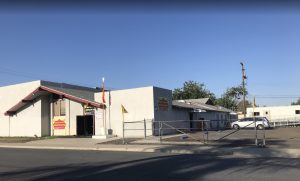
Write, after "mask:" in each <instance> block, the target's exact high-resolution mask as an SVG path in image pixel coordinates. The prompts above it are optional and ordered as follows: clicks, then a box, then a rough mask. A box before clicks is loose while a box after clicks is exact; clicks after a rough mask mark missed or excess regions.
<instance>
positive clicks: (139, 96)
mask: <svg viewBox="0 0 300 181" xmlns="http://www.w3.org/2000/svg"><path fill="white" fill-rule="evenodd" d="M153 94H154V93H153V87H142V88H135V89H126V90H116V91H111V107H110V111H109V107H107V109H106V110H105V115H106V125H107V128H111V129H112V130H113V134H114V135H117V136H120V137H122V134H123V128H122V119H123V118H122V112H121V104H122V105H123V106H124V107H125V109H126V110H127V111H128V113H126V114H124V120H125V122H133V121H142V120H144V119H149V120H151V119H154V103H153ZM105 98H106V105H107V106H108V102H109V94H108V92H106V93H105ZM95 101H97V102H102V93H96V94H95ZM98 111H100V112H102V110H101V109H98ZM109 113H110V115H109ZM109 116H110V119H111V121H110V122H109ZM101 126H102V124H101ZM134 127H135V128H137V129H140V128H141V129H143V124H141V123H136V124H131V125H130V124H126V128H127V129H130V128H134ZM147 127H149V128H151V123H150V124H147ZM96 129H99V125H98V126H97V127H96ZM96 132H97V130H96ZM143 135H144V131H143V130H140V131H125V136H127V137H141V136H143ZM147 135H152V131H151V130H149V131H147Z"/></svg>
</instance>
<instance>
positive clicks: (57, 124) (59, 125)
mask: <svg viewBox="0 0 300 181" xmlns="http://www.w3.org/2000/svg"><path fill="white" fill-rule="evenodd" d="M65 128H66V122H65V116H56V117H54V119H53V129H65Z"/></svg>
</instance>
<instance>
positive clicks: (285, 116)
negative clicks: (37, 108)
mask: <svg viewBox="0 0 300 181" xmlns="http://www.w3.org/2000/svg"><path fill="white" fill-rule="evenodd" d="M252 116H261V117H267V118H268V119H269V120H270V121H276V120H279V121H280V120H281V121H287V120H289V121H294V120H300V105H295V106H273V107H256V108H254V110H253V108H247V117H252Z"/></svg>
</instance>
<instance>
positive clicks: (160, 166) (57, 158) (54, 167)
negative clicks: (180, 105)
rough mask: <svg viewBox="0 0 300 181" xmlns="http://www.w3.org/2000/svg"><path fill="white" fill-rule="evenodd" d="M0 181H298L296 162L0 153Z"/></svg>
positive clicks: (68, 152)
mask: <svg viewBox="0 0 300 181" xmlns="http://www.w3.org/2000/svg"><path fill="white" fill-rule="evenodd" d="M0 160H1V162H0V180H1V181H2V180H122V181H124V180H129V181H133V180H143V181H144V180H214V181H217V180H230V181H232V180H244V181H247V180H249V181H250V180H251V181H252V180H272V181H276V180H299V177H300V172H299V169H300V160H299V159H297V158H296V159H295V158H294V159H292V158H234V157H232V156H221V157H220V156H219V157H218V156H213V155H206V154H187V155H186V154H181V155H175V154H168V153H135V152H101V151H75V150H32V149H9V148H1V149H0Z"/></svg>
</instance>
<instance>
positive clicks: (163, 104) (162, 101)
mask: <svg viewBox="0 0 300 181" xmlns="http://www.w3.org/2000/svg"><path fill="white" fill-rule="evenodd" d="M158 110H159V111H168V110H169V101H168V99H167V98H165V97H159V98H158Z"/></svg>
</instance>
